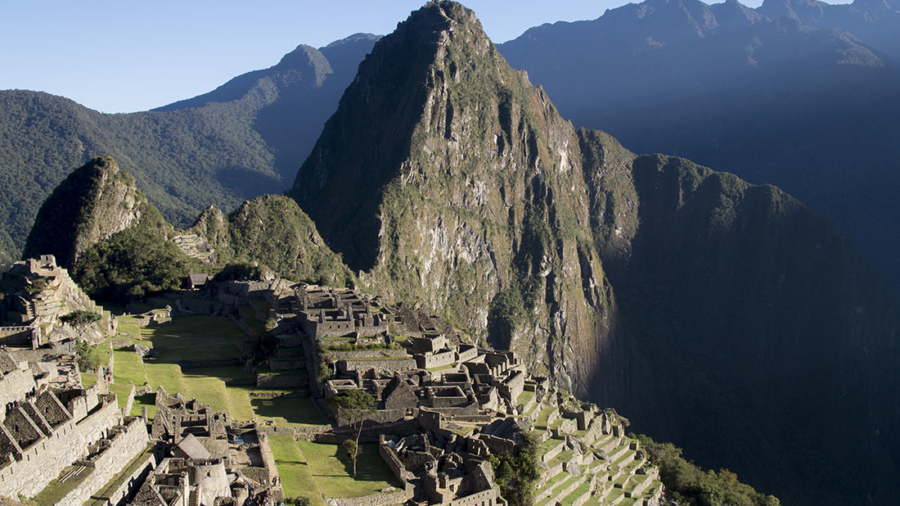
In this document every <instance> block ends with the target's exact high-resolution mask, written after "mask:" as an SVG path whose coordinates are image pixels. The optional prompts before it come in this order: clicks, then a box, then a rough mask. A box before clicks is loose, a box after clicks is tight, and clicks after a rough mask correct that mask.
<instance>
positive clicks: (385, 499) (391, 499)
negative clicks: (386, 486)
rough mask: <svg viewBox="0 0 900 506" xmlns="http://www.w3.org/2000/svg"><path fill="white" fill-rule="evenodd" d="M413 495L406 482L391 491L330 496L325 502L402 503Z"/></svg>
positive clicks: (347, 505)
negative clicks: (363, 494) (361, 494)
mask: <svg viewBox="0 0 900 506" xmlns="http://www.w3.org/2000/svg"><path fill="white" fill-rule="evenodd" d="M412 497H413V486H412V484H407V485H406V487H405V488H404V489H397V490H395V491H393V492H387V493H385V492H376V493H374V494H369V495H366V496H363V497H331V498H326V499H325V503H326V504H328V505H330V506H390V505H393V504H403V503H405V502H406V501H408V500H410V499H412Z"/></svg>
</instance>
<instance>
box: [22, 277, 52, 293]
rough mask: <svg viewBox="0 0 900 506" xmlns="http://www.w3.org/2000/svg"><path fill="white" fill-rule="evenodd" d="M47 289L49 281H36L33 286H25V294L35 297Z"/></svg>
mask: <svg viewBox="0 0 900 506" xmlns="http://www.w3.org/2000/svg"><path fill="white" fill-rule="evenodd" d="M46 288H47V280H46V279H36V280H34V281H33V282H32V283H31V284H29V285H27V286H25V293H27V294H29V295H34V294H36V293H41V292H42V291H44V290H45V289H46Z"/></svg>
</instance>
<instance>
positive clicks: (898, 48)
mask: <svg viewBox="0 0 900 506" xmlns="http://www.w3.org/2000/svg"><path fill="white" fill-rule="evenodd" d="M756 10H757V12H759V13H760V14H762V15H763V16H767V17H769V18H771V19H777V18H780V17H788V18H792V19H796V20H798V21H800V22H802V23H803V24H805V25H809V26H812V27H815V28H839V29H841V30H845V31H847V32H850V33H852V34H853V35H855V36H856V37H858V38H859V39H860V40H862V41H863V42H865V43H866V44H867V45H869V46H871V47H874V48H876V49H878V50H879V51H883V52H884V53H887V54H888V55H890V57H891V58H892V59H893V60H894V61H900V37H898V36H897V31H898V29H900V2H897V0H854V2H853V3H850V4H842V5H831V4H827V3H825V2H820V1H818V0H765V1H764V2H763V4H762V5H761V6H760V7H759V8H758V9H756Z"/></svg>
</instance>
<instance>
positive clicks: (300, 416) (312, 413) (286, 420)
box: [250, 397, 327, 426]
mask: <svg viewBox="0 0 900 506" xmlns="http://www.w3.org/2000/svg"><path fill="white" fill-rule="evenodd" d="M250 405H251V406H252V409H253V411H254V412H255V413H256V416H257V417H259V418H262V419H263V420H271V421H273V422H274V423H275V424H276V425H301V426H302V425H322V424H325V423H327V422H326V421H325V420H324V419H323V418H322V415H320V414H319V411H318V410H317V409H316V407H315V406H313V402H312V400H311V399H310V398H309V397H276V398H274V399H264V398H256V399H250Z"/></svg>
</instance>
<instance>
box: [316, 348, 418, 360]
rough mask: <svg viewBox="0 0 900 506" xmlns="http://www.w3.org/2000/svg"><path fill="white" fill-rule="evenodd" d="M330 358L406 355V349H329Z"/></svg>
mask: <svg viewBox="0 0 900 506" xmlns="http://www.w3.org/2000/svg"><path fill="white" fill-rule="evenodd" d="M325 352H326V353H327V354H328V358H330V359H332V360H345V359H354V358H362V359H365V358H370V357H406V356H408V355H407V353H406V350H402V349H401V350H354V351H328V350H325Z"/></svg>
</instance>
